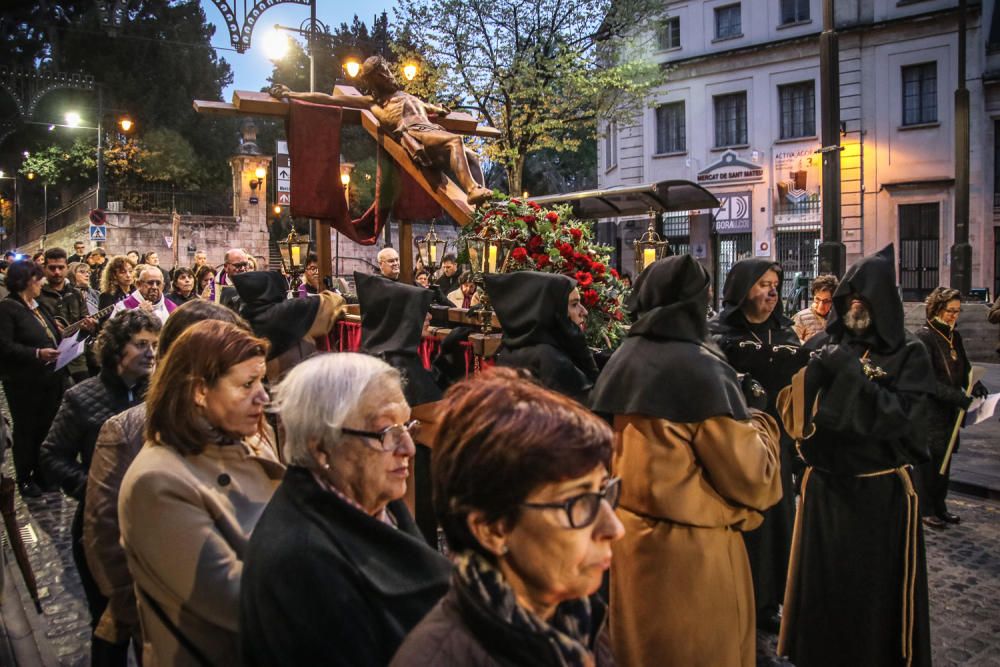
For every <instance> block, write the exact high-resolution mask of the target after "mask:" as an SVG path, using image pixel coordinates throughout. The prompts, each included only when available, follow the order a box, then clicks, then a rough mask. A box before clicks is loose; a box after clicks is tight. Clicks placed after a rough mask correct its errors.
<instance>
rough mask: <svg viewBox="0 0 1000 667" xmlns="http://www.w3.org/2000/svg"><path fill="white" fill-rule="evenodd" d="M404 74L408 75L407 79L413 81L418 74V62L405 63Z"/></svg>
mask: <svg viewBox="0 0 1000 667" xmlns="http://www.w3.org/2000/svg"><path fill="white" fill-rule="evenodd" d="M403 76H405V77H406V80H407V81H413V79H414V78H415V77H416V76H417V64H416V63H412V62H410V63H406V64H405V65H403Z"/></svg>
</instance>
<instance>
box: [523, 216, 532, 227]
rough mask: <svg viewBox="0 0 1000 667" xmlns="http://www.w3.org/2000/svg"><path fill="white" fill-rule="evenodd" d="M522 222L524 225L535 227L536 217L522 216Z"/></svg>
mask: <svg viewBox="0 0 1000 667" xmlns="http://www.w3.org/2000/svg"><path fill="white" fill-rule="evenodd" d="M521 222H524V223H526V224H529V225H533V224H535V216H533V215H522V216H521Z"/></svg>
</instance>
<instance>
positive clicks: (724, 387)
mask: <svg viewBox="0 0 1000 667" xmlns="http://www.w3.org/2000/svg"><path fill="white" fill-rule="evenodd" d="M710 282H711V281H710V279H709V276H708V272H707V271H705V269H704V268H703V267H702V266H701V265H700V264H699V263H698V262H697V261H695V260H694V259H693V258H692V257H691V256H690V255H682V256H677V257H668V258H666V259H663V260H660V261H658V262H655V263H654V264H652V265H651V266H650V267H649V268H648V269H646V270H645V271H643V272H642V273H641V274H640V275H639V278H638V279H637V280H636V282H635V288H634V289H633V291H632V296H631V297H630V298H629V301H628V304H627V307H628V309H629V311H630V313H631V315H632V319H633V322H634V324H633V325H632V328H631V330H630V331H629V335H628V337H627V338H626V339H625V342H624V343H622V345H621V347H619V348H618V350H617V351H615V353H614V355H612V357H611V360H610V361H608V364H607V366H605V367H604V370H603V371H602V372H601V377H600V378H599V379H598V381H597V384H596V385H595V386H594V390H593V392H592V393H591V408H592V409H593V410H594V411H595V412H599V413H602V414H608V415H627V414H640V415H645V416H647V417H657V418H660V419H667V420H669V421H675V422H684V423H692V422H700V421H704V420H706V419H709V418H711V417H718V416H723V415H725V416H729V417H732V418H733V419H737V420H745V419H748V418H749V412H748V410H747V407H746V403H745V401H744V400H743V392H742V391H741V389H740V386H739V382H738V381H737V377H736V372H735V371H734V370H733V369H732V367H731V366H730V365H729V364H728V363H726V360H725V357H724V356H723V355H722V353H721V352H720V351H719V350H718V348H716V347H715V345H713V344H712V343H710V342H709V341H708V330H707V326H706V322H705V309H706V306H707V305H708V287H709V284H710Z"/></svg>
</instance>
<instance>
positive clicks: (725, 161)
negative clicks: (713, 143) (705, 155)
mask: <svg viewBox="0 0 1000 667" xmlns="http://www.w3.org/2000/svg"><path fill="white" fill-rule="evenodd" d="M763 178H764V168H763V167H761V166H760V165H758V164H754V163H753V162H747V161H745V160H741V159H740V157H739V156H738V155H737V154H736V153H735V152H734V151H726V152H725V153H723V154H722V157H721V158H719V161H718V162H714V163H712V164H710V165H708V166H707V167H705V168H704V169H702V170H701V171H699V172H698V183H699V184H701V185H715V184H720V183H741V182H746V181H760V180H763Z"/></svg>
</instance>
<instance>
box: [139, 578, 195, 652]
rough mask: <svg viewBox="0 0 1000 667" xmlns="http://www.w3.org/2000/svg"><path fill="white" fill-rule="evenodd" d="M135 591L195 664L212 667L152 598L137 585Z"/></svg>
mask: <svg viewBox="0 0 1000 667" xmlns="http://www.w3.org/2000/svg"><path fill="white" fill-rule="evenodd" d="M135 590H136V592H137V593H138V594H139V598H141V599H142V603H143V604H144V605H147V606H148V607H149V608H150V609H152V610H153V613H154V614H156V617H157V618H158V619H160V623H162V624H163V625H164V626H166V628H167V630H169V631H170V634H172V635H173V636H174V639H176V640H177V642H178V643H179V644H180V645H181V646H183V647H184V650H185V651H187V652H188V653H190V654H191V655H192V656H193V657H194V659H195V660H196V661H197V663H198V664H199V665H201V666H202V667H212V661H211V660H209V659H208V658H207V657H205V654H204V652H202V650H201V649H199V648H198V647H197V646H195V645H194V642H192V641H191V640H190V639H188V638H187V637H186V636H185V635H184V633H183V632H181V629H180V628H178V627H177V626H176V625H175V624H174V623H173V621H171V620H170V618H169V617H168V616H167V613H166V612H165V611H163V608H162V607H160V605H159V604H158V603H157V602H156V601H155V600H153V598H152V597H150V596H149V595H148V594H147V593H146V591H144V590H142V589H141V588H139V586H138V585H136V587H135Z"/></svg>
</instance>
